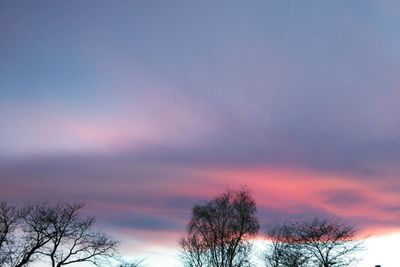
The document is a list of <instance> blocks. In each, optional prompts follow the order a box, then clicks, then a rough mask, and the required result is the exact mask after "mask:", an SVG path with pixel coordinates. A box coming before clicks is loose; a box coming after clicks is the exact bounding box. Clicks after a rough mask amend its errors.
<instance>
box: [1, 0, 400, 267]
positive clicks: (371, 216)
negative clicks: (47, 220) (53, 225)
mask: <svg viewBox="0 0 400 267" xmlns="http://www.w3.org/2000/svg"><path fill="white" fill-rule="evenodd" d="M398 26H400V2H397V1H394V0H387V1H373V0H366V1H356V0H350V1H348V0H347V1H318V0H307V1H299V0H284V1H278V0H270V1H254V2H244V1H226V0H221V1H202V2H201V3H200V2H192V1H189V2H188V1H168V2H164V1H145V2H144V1H119V2H117V3H115V2H113V3H111V2H107V1H91V0H89V1H85V2H78V1H68V2H67V1H61V2H54V1H47V0H41V1H26V2H23V3H22V2H15V1H9V0H5V1H2V2H1V3H0V38H1V42H0V59H1V60H0V199H6V200H9V201H11V202H14V203H22V202H25V201H28V200H31V201H46V202H49V203H55V202H70V201H82V202H84V203H86V206H85V208H84V211H85V212H86V213H87V214H88V215H91V216H95V217H96V220H97V226H98V227H99V229H102V230H104V231H105V232H107V233H110V234H112V235H113V236H115V237H117V238H118V239H119V240H120V241H121V250H122V252H123V254H124V256H126V257H128V258H135V259H141V258H148V260H146V261H145V264H148V266H160V265H158V264H163V265H162V266H165V267H172V266H176V264H178V263H177V262H176V258H174V256H173V255H175V254H176V253H175V252H174V251H175V249H176V247H177V243H176V240H177V239H178V238H179V237H180V235H182V234H183V233H184V231H185V227H186V224H187V223H188V221H189V219H190V215H191V208H192V207H193V206H194V205H195V204H197V203H199V202H203V201H208V200H210V199H211V198H213V197H214V196H215V195H217V194H219V193H221V192H223V191H224V190H226V189H227V188H236V187H238V186H241V185H246V186H248V188H249V190H250V192H251V193H252V195H253V196H254V198H255V200H256V202H257V207H258V216H259V218H260V221H261V222H262V223H263V224H266V223H269V222H272V221H274V220H276V219H283V220H284V219H288V218H294V219H298V218H305V217H309V216H316V215H317V216H318V215H319V216H328V217H329V216H337V217H340V218H343V219H344V220H345V221H346V222H348V223H351V224H354V225H357V227H358V228H359V229H360V230H361V232H362V233H363V234H364V235H365V236H371V238H370V241H368V246H369V247H370V249H369V250H368V251H369V252H368V255H366V256H365V258H366V262H361V263H360V265H359V266H358V267H368V266H371V267H373V266H375V265H378V264H381V265H382V267H395V263H396V255H395V254H393V253H392V251H391V246H393V244H395V243H396V242H397V243H398V242H400V164H399V163H400V116H399V114H400V105H399V104H398V102H399V99H400V79H399V77H400V76H399V74H398V72H399V69H400V47H399V45H398V44H399V43H400V34H399V32H398V28H399V27H398ZM385 242H387V244H386V246H385V245H384V244H385ZM374 258H376V261H377V262H375V259H374ZM165 264H167V265H165Z"/></svg>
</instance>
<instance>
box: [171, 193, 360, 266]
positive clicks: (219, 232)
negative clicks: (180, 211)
mask: <svg viewBox="0 0 400 267" xmlns="http://www.w3.org/2000/svg"><path fill="white" fill-rule="evenodd" d="M256 212H257V210H256V203H255V201H254V199H253V198H252V197H251V195H250V193H249V191H248V190H247V189H246V188H241V189H239V190H236V191H232V190H229V191H227V192H225V193H223V194H221V195H219V196H217V197H216V198H214V199H212V200H211V201H209V202H207V203H203V204H199V205H196V206H194V208H193V209H192V218H191V220H190V222H189V224H188V226H187V233H186V235H185V236H184V237H182V238H181V239H180V240H179V246H180V250H181V252H180V255H181V260H182V263H183V265H184V266H185V267H250V266H254V264H253V263H252V261H251V255H252V245H251V241H250V240H251V239H252V238H254V237H256V235H257V234H258V231H259V222H258V219H257V217H256ZM356 234H357V232H356V230H355V228H354V227H353V226H350V225H347V224H345V223H344V222H343V221H341V220H339V219H328V218H321V217H315V218H313V219H311V220H303V221H288V222H284V223H279V224H278V223H277V224H275V225H272V226H270V227H268V229H267V231H266V237H267V239H268V241H269V242H268V245H267V248H266V249H265V253H264V257H263V261H264V263H265V265H266V266H267V267H308V266H315V267H343V266H349V265H350V264H351V263H353V262H354V261H356V260H357V257H356V256H357V252H358V251H360V250H361V249H362V243H361V242H360V241H358V240H357V239H356Z"/></svg>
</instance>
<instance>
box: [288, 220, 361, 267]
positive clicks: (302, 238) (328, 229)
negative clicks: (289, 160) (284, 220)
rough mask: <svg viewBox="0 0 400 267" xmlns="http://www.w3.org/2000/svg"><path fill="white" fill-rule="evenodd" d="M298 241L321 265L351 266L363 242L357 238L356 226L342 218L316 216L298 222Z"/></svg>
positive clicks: (333, 266)
mask: <svg viewBox="0 0 400 267" xmlns="http://www.w3.org/2000/svg"><path fill="white" fill-rule="evenodd" d="M295 229H296V235H297V240H296V241H297V242H298V243H299V244H301V245H302V246H303V247H304V248H305V249H306V250H307V251H308V252H309V254H310V256H312V258H313V260H314V262H315V263H317V264H318V265H319V266H321V267H340V266H349V265H351V264H352V263H354V262H355V261H357V252H359V251H360V250H361V249H362V248H363V243H362V242H361V241H360V240H357V239H356V234H357V231H356V229H355V227H354V226H351V225H347V224H346V223H344V222H343V221H342V220H340V219H327V218H319V217H316V218H314V219H313V220H310V221H304V222H298V223H296V227H295Z"/></svg>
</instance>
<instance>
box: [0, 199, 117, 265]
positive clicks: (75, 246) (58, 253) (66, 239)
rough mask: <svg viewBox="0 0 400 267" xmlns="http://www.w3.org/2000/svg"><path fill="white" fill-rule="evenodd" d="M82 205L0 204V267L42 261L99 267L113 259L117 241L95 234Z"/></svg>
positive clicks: (4, 202)
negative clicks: (21, 205) (83, 212)
mask: <svg viewBox="0 0 400 267" xmlns="http://www.w3.org/2000/svg"><path fill="white" fill-rule="evenodd" d="M82 207H83V205H82V204H81V203H72V204H68V203H63V204H57V205H53V206H51V205H48V204H46V203H35V204H26V205H25V206H23V207H21V208H17V207H15V206H13V205H10V204H9V203H8V202H6V201H1V202H0V266H4V267H22V266H27V265H28V264H30V263H32V262H35V261H38V260H41V261H46V262H49V263H50V265H51V266H52V267H61V266H65V265H70V264H74V263H80V262H88V263H92V264H94V265H99V264H100V263H102V262H103V261H105V260H108V259H111V258H113V257H114V256H115V255H116V248H117V244H118V243H117V241H115V240H113V239H111V238H110V237H108V236H106V235H105V234H103V233H101V232H97V231H94V229H93V225H94V223H95V219H94V218H93V217H85V216H83V215H82V214H81V213H80V210H81V209H82Z"/></svg>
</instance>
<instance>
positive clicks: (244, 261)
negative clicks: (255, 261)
mask: <svg viewBox="0 0 400 267" xmlns="http://www.w3.org/2000/svg"><path fill="white" fill-rule="evenodd" d="M256 211H257V210H256V203H255V201H254V199H253V198H252V197H251V195H250V194H249V192H248V190H247V189H246V188H241V189H239V190H237V191H232V190H228V191H227V192H225V193H223V194H221V195H219V196H217V197H216V198H214V199H213V200H211V201H210V202H208V203H205V204H199V205H196V206H195V207H194V208H193V209H192V218H191V220H190V222H189V224H188V226H187V234H186V236H184V237H183V238H181V240H180V241H179V245H180V248H181V258H182V262H183V264H184V265H185V266H191V267H202V266H207V267H208V266H210V267H211V266H212V267H244V266H251V263H250V252H251V243H250V242H249V238H251V237H253V236H255V235H256V234H257V233H258V230H259V223H258V219H257V218H256Z"/></svg>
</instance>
